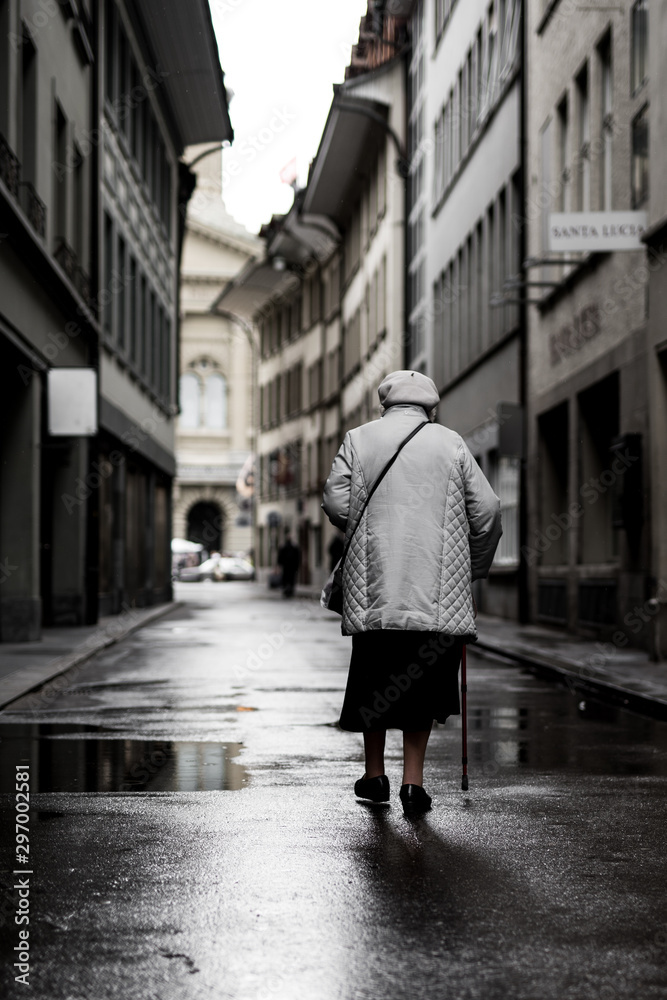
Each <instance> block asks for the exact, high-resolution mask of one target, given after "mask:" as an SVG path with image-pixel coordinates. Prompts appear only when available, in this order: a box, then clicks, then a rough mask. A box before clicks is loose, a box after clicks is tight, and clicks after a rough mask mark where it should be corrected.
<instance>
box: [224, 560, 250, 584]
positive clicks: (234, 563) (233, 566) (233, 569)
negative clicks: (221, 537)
mask: <svg viewBox="0 0 667 1000" xmlns="http://www.w3.org/2000/svg"><path fill="white" fill-rule="evenodd" d="M216 574H217V576H216V579H219V580H254V579H255V567H254V566H253V564H252V563H251V562H249V561H248V560H247V559H242V558H241V557H239V556H222V557H221V558H220V560H219V561H218V566H217V570H216Z"/></svg>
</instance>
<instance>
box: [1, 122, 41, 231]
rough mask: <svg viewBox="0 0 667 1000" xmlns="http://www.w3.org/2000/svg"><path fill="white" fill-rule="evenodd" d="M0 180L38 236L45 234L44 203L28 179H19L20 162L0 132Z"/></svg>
mask: <svg viewBox="0 0 667 1000" xmlns="http://www.w3.org/2000/svg"><path fill="white" fill-rule="evenodd" d="M0 180H2V182H3V183H4V185H5V187H6V188H7V190H8V191H9V193H10V194H11V195H12V197H13V198H14V199H15V200H16V201H17V202H18V204H19V205H20V206H21V208H22V210H23V212H24V214H25V215H26V216H27V218H28V222H29V223H30V225H31V226H32V228H33V229H34V230H35V232H36V233H37V235H38V236H41V237H42V239H44V236H45V234H46V205H45V204H44V202H43V201H42V199H41V198H40V197H39V195H38V194H37V192H36V191H35V188H34V186H33V185H32V184H31V183H30V181H22V180H21V162H20V160H19V158H18V156H16V154H15V153H14V151H13V150H12V148H11V146H10V145H9V143H8V142H7V140H6V139H5V137H4V135H2V133H1V132H0Z"/></svg>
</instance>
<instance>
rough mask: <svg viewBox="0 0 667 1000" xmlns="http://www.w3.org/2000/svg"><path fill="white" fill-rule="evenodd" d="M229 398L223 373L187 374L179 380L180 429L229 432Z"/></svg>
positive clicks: (188, 372)
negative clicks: (205, 429) (227, 430)
mask: <svg viewBox="0 0 667 1000" xmlns="http://www.w3.org/2000/svg"><path fill="white" fill-rule="evenodd" d="M228 395H229V393H228V388H227V379H226V378H225V376H224V375H223V374H222V373H221V372H218V371H215V370H213V371H211V372H201V371H199V372H195V371H187V372H184V373H183V374H182V375H181V377H180V380H179V402H180V408H181V414H180V418H179V427H180V429H181V430H195V429H197V428H199V427H204V428H207V429H209V430H226V429H227V427H228V426H229V425H228V420H229V406H228Z"/></svg>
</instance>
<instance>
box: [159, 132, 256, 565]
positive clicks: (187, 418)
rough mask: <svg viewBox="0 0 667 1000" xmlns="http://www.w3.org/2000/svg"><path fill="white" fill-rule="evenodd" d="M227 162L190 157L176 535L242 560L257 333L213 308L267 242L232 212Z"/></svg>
mask: <svg viewBox="0 0 667 1000" xmlns="http://www.w3.org/2000/svg"><path fill="white" fill-rule="evenodd" d="M222 156H223V153H222V150H221V148H220V147H219V146H217V147H216V146H214V147H212V148H211V147H210V146H209V147H203V148H202V147H199V146H196V147H192V148H190V149H188V150H186V157H185V158H186V160H187V162H192V163H194V164H195V165H194V166H193V168H192V169H193V170H195V171H196V174H197V188H196V190H195V192H194V194H193V196H192V198H191V199H190V201H189V203H188V210H187V225H186V231H185V239H184V244H183V257H182V264H181V340H180V365H179V372H180V381H179V384H180V393H179V396H180V415H179V417H178V420H177V425H176V466H177V472H176V480H175V482H174V523H173V534H174V536H175V537H176V538H188V539H189V540H190V541H194V542H200V543H201V544H203V545H204V547H205V548H206V549H207V550H208V551H222V550H224V551H226V552H234V553H236V552H248V551H249V550H250V549H251V548H252V546H253V538H252V506H251V498H250V497H248V496H240V495H239V493H238V491H237V481H238V479H239V476H240V475H241V474H242V472H243V474H244V475H246V476H247V475H248V474H249V472H250V465H251V462H252V452H253V451H254V405H255V404H254V399H255V386H254V380H253V365H254V360H255V359H254V351H253V339H252V338H253V334H252V331H250V330H248V329H247V328H245V327H244V326H243V325H242V324H240V323H239V322H238V321H234V320H233V318H230V317H229V316H228V315H227V316H225V315H220V314H219V313H216V312H215V310H214V308H213V307H214V303H215V302H216V300H217V298H218V296H219V295H220V292H221V291H222V289H223V287H224V286H225V285H226V284H227V283H228V282H229V281H230V280H231V279H232V278H233V277H234V275H235V274H236V273H237V272H238V271H240V270H241V268H242V267H243V266H244V265H245V264H246V263H247V262H248V261H249V260H251V259H254V258H255V257H257V256H259V255H261V254H262V253H263V244H262V242H261V240H259V239H258V238H257V237H256V236H252V235H251V234H250V233H248V232H247V230H246V229H244V227H243V226H241V225H239V224H238V223H237V222H235V221H234V219H232V217H231V216H230V215H229V214H228V213H227V212H226V210H225V206H224V203H223V201H222ZM197 161H198V162H197Z"/></svg>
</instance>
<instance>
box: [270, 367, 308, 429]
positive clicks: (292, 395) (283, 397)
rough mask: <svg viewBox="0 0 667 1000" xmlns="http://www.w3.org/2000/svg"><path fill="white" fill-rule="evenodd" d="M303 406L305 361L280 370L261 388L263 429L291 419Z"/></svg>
mask: <svg viewBox="0 0 667 1000" xmlns="http://www.w3.org/2000/svg"><path fill="white" fill-rule="evenodd" d="M302 408H303V363H302V362H301V361H299V362H298V363H297V364H295V365H293V366H292V367H291V368H288V369H287V371H284V372H280V374H278V375H276V377H275V378H273V379H272V380H271V381H270V382H268V383H266V384H265V385H263V386H262V387H261V389H260V422H261V426H262V429H264V430H266V429H268V428H269V427H275V426H276V425H277V424H279V423H281V422H282V421H283V420H291V419H292V418H293V417H295V416H297V415H298V414H299V413H300V412H301V410H302Z"/></svg>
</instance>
